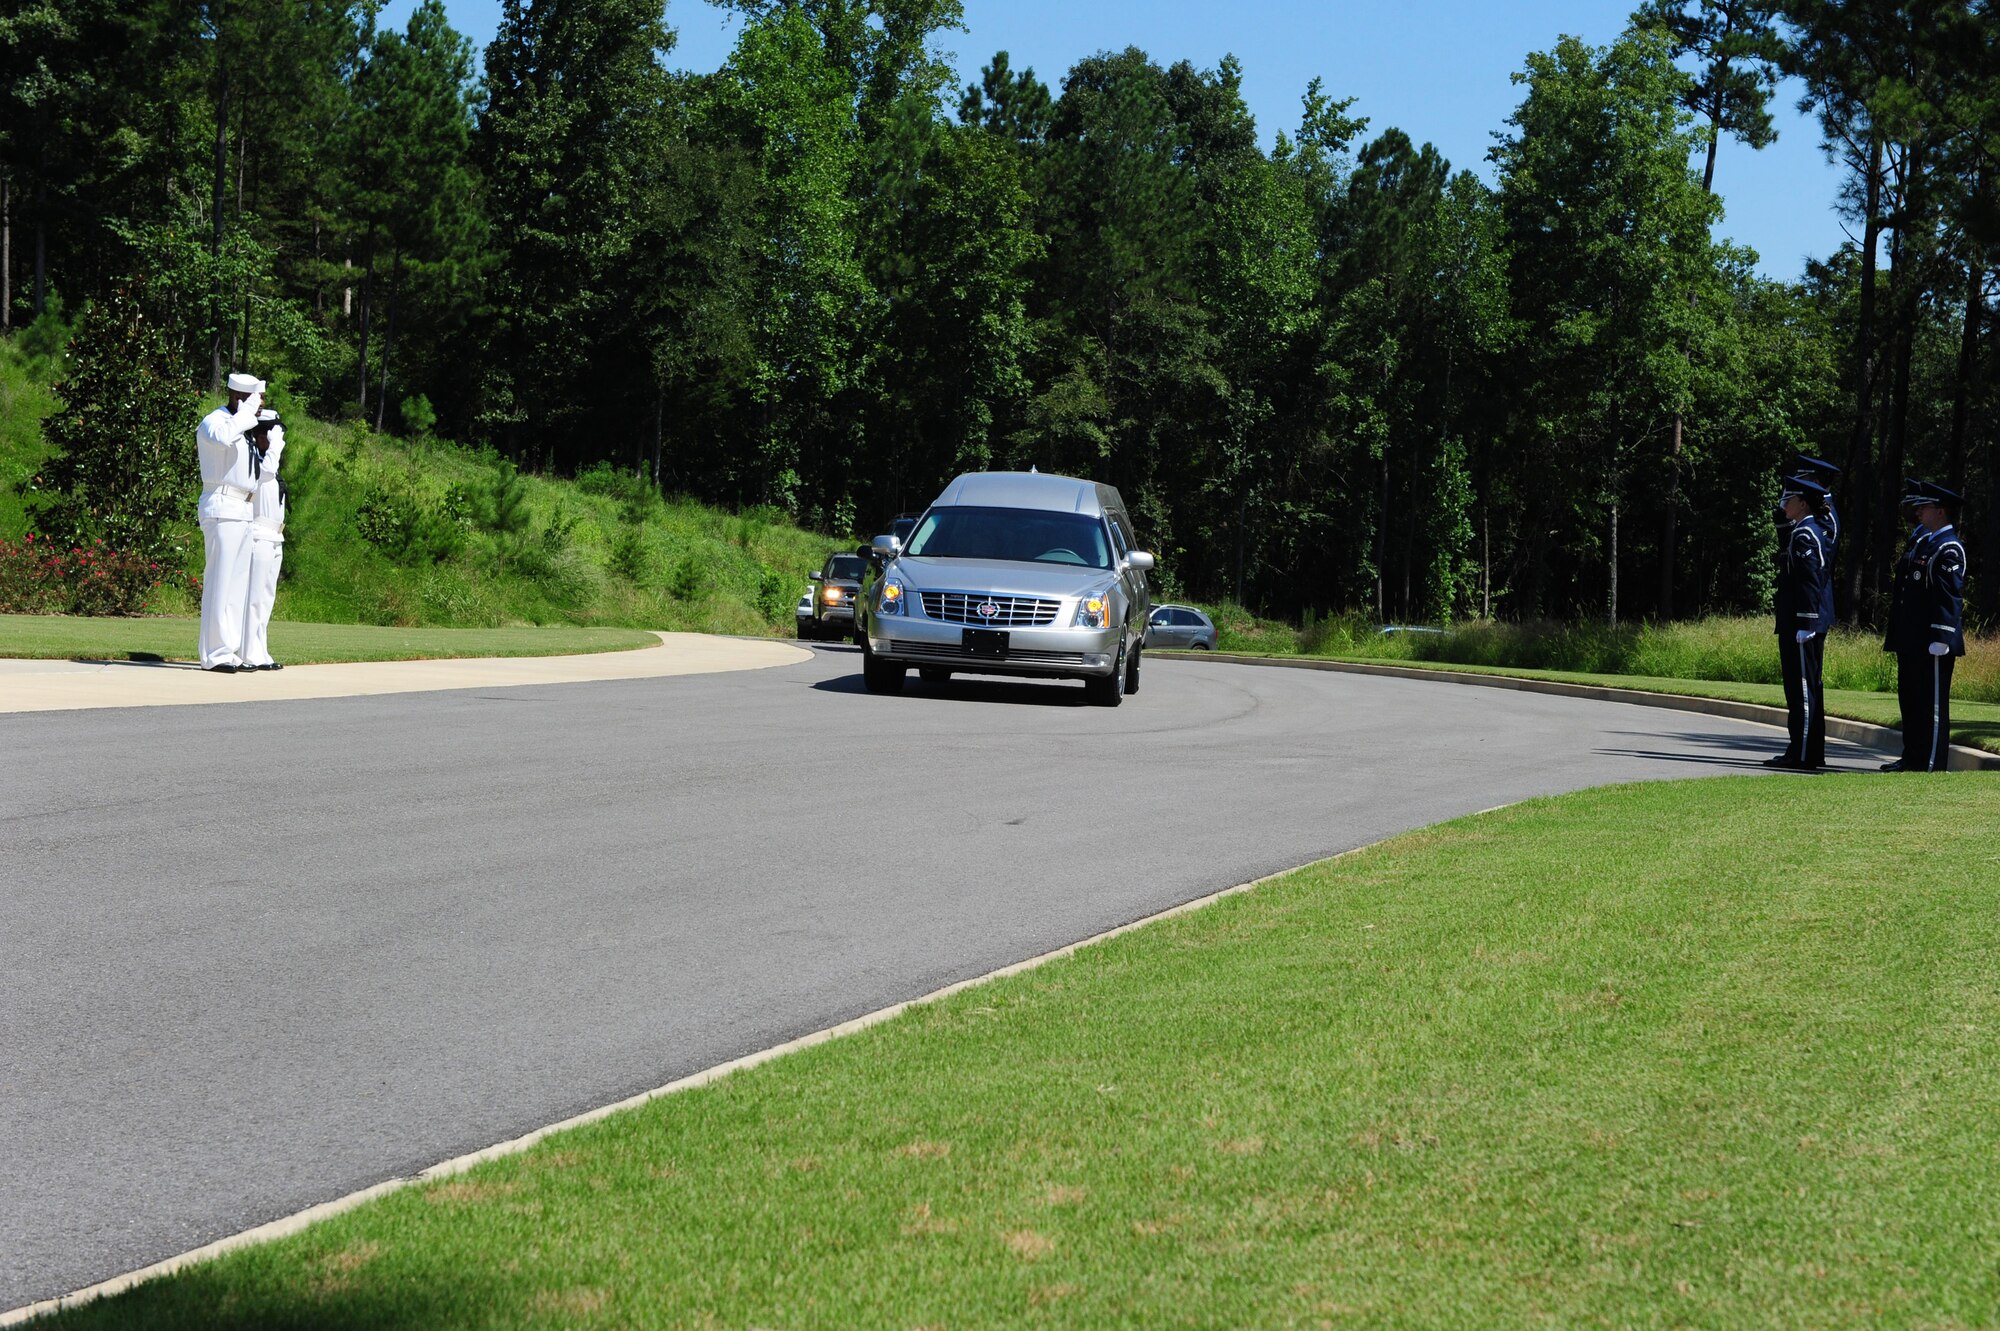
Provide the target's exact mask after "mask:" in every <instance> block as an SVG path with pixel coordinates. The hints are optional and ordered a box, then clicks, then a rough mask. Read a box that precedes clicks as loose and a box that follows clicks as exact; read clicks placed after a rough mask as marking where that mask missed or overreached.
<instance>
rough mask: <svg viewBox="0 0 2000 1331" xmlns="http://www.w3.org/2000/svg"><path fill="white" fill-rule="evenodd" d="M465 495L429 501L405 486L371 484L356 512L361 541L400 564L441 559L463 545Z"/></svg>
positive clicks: (466, 520) (456, 552)
mask: <svg viewBox="0 0 2000 1331" xmlns="http://www.w3.org/2000/svg"><path fill="white" fill-rule="evenodd" d="M467 507H468V504H467V501H466V500H465V498H464V496H463V495H460V496H452V495H450V494H447V495H446V496H445V497H444V498H443V499H440V500H435V501H431V502H426V501H425V500H423V499H422V498H421V497H420V496H418V495H417V494H416V493H414V492H413V491H412V490H411V489H409V488H408V487H407V486H403V485H393V484H380V485H376V486H372V487H370V489H369V490H368V492H367V496H366V497H365V498H364V499H363V500H362V501H361V506H360V507H359V508H357V509H356V510H355V513H354V526H355V530H357V531H358V532H360V533H361V539H362V540H364V541H366V542H368V544H370V545H372V546H374V547H375V548H376V549H377V550H380V551H381V552H382V553H383V554H384V555H386V556H388V557H389V558H390V559H392V560H394V561H396V562H397V563H399V564H407V565H414V564H425V563H431V564H435V563H440V562H442V561H444V560H447V559H453V558H456V557H457V556H458V555H459V554H460V552H462V551H463V550H464V549H465V539H466V529H467V527H468V526H469V525H470V519H469V515H468V514H467V513H466V512H465V510H466V508H467Z"/></svg>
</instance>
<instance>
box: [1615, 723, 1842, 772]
mask: <svg viewBox="0 0 2000 1331" xmlns="http://www.w3.org/2000/svg"><path fill="white" fill-rule="evenodd" d="M1606 733H1607V734H1612V735H1623V736H1627V737H1629V738H1631V739H1636V740H1663V741H1669V742H1676V743H1681V744H1691V745H1695V746H1697V749H1699V750H1707V752H1694V753H1689V752H1687V751H1686V750H1675V749H1664V748H1645V747H1639V746H1633V747H1630V748H1614V747H1610V746H1604V747H1600V748H1596V749H1593V750H1591V752H1593V753H1597V754H1602V755H1604V756H1606V757H1613V758H1644V759H1647V760H1649V761H1653V762H1670V763H1695V764H1699V765H1702V766H1708V767H1733V768H1740V769H1742V770H1744V771H1752V772H1755V771H1764V770H1766V769H1765V767H1764V760H1765V759H1767V758H1770V757H1772V756H1774V755H1776V754H1779V753H1783V752H1784V750H1785V741H1784V739H1783V738H1782V737H1781V736H1777V735H1771V736H1768V737H1767V736H1764V735H1734V734H1719V733H1710V734H1703V733H1695V734H1689V733H1687V732H1685V731H1649V730H1612V731H1607V732H1606ZM1826 758H1827V767H1826V770H1828V771H1842V770H1853V771H1873V770H1874V768H1875V765H1876V764H1877V763H1879V762H1881V761H1882V759H1881V755H1879V754H1877V753H1876V752H1875V750H1873V749H1867V748H1863V747H1861V746H1860V745H1857V744H1843V743H1840V742H1838V741H1834V742H1830V743H1828V745H1827V746H1826Z"/></svg>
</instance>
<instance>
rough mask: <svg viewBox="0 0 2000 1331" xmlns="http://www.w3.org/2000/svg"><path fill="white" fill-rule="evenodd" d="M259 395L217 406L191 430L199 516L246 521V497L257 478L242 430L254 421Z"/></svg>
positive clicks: (207, 520) (223, 520)
mask: <svg viewBox="0 0 2000 1331" xmlns="http://www.w3.org/2000/svg"><path fill="white" fill-rule="evenodd" d="M259 401H260V399H259V398H258V397H257V396H256V395H254V394H253V395H252V396H250V397H247V398H245V399H244V400H243V402H242V403H241V404H240V405H239V406H238V407H237V408H236V410H235V411H234V412H231V411H230V410H229V408H228V407H217V408H216V409H215V410H214V411H211V412H209V413H208V415H206V416H204V417H202V418H201V426H200V428H199V429H197V430H196V431H195V435H194V438H195V451H196V453H197V454H198V455H199V456H200V458H201V510H200V511H201V520H202V521H203V522H248V521H249V520H250V498H251V496H252V495H253V494H255V493H256V489H257V478H256V476H255V475H254V474H252V472H251V470H250V444H249V442H248V441H247V440H246V439H244V437H243V436H244V434H245V432H247V431H248V430H249V429H250V427H251V426H253V425H255V424H256V423H257V408H258V405H259Z"/></svg>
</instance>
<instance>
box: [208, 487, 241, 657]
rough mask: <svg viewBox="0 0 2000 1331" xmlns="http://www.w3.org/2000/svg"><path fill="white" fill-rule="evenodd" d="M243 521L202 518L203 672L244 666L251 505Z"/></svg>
mask: <svg viewBox="0 0 2000 1331" xmlns="http://www.w3.org/2000/svg"><path fill="white" fill-rule="evenodd" d="M243 509H244V513H243V518H242V520H241V521H240V522H239V521H232V520H229V519H223V518H203V519H202V523H201V543H202V547H203V549H204V550H205V551H206V552H207V555H208V563H207V566H206V567H205V568H204V570H203V571H202V575H201V647H200V651H201V664H202V667H203V669H207V668H208V667H210V666H219V665H241V664H243V605H244V602H245V601H247V600H248V599H249V597H250V513H249V509H250V505H248V504H244V505H243Z"/></svg>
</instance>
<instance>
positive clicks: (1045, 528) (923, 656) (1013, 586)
mask: <svg viewBox="0 0 2000 1331" xmlns="http://www.w3.org/2000/svg"><path fill="white" fill-rule="evenodd" d="M874 548H875V551H876V553H877V555H878V556H879V557H880V558H881V559H883V560H885V561H886V562H885V564H884V567H883V569H882V571H881V573H880V575H879V576H877V577H875V578H874V579H873V581H872V582H871V583H870V585H869V587H868V589H867V591H866V592H865V594H864V595H863V597H862V599H861V603H860V605H859V606H858V607H857V609H856V620H855V632H854V637H855V641H856V642H858V643H859V644H860V645H861V673H862V679H863V680H864V682H865V683H866V684H867V686H868V690H869V692H871V693H900V692H902V689H903V680H904V677H905V674H906V672H907V671H908V670H909V669H910V668H911V667H913V666H914V667H915V668H916V670H917V672H918V674H919V676H920V677H921V678H923V679H925V680H929V681H933V682H942V681H944V680H948V679H950V678H951V676H952V675H953V674H954V673H958V674H972V675H1033V676H1040V677H1043V678H1051V679H1080V680H1082V681H1083V688H1084V696H1085V697H1086V698H1087V699H1088V700H1089V701H1090V702H1093V703H1096V704H1097V705H1099V706H1102V707H1116V706H1117V705H1118V704H1119V702H1121V701H1122V700H1123V699H1124V696H1125V695H1126V694H1127V693H1133V692H1136V691H1137V690H1138V688H1139V657H1140V655H1141V653H1142V649H1143V648H1144V645H1145V633H1146V612H1147V610H1148V609H1149V608H1150V607H1151V604H1152V594H1151V592H1150V591H1149V590H1148V588H1147V585H1146V571H1147V570H1148V569H1150V568H1152V567H1153V556H1152V555H1150V554H1148V553H1146V552H1145V551H1144V550H1140V549H1137V548H1136V547H1135V542H1134V541H1133V539H1132V518H1131V516H1130V515H1129V514H1128V513H1127V512H1126V511H1125V501H1124V500H1122V499H1120V498H1119V497H1118V492H1117V491H1116V490H1114V489H1112V488H1111V487H1110V486H1108V485H1099V484H1097V483H1096V482H1094V481H1082V480H1077V479H1076V478H1075V477H1072V476H1045V475H1041V474H1039V473H1036V472H1032V471H1030V472H1018V471H1011V472H1010V471H1002V472H972V473H968V474H967V475H964V476H960V477H959V478H958V479H957V480H955V481H953V482H952V483H951V484H950V485H947V486H946V487H945V489H944V493H943V494H941V495H939V496H938V497H937V500H936V502H935V503H933V504H932V505H931V506H930V507H929V508H928V509H926V510H925V511H924V515H923V517H921V518H920V519H918V521H917V525H916V528H915V530H913V531H911V533H910V537H909V540H908V542H907V543H904V542H900V541H898V540H897V539H896V538H895V537H893V536H878V537H876V538H875V546H874Z"/></svg>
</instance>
